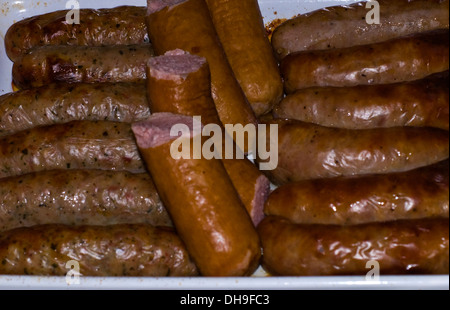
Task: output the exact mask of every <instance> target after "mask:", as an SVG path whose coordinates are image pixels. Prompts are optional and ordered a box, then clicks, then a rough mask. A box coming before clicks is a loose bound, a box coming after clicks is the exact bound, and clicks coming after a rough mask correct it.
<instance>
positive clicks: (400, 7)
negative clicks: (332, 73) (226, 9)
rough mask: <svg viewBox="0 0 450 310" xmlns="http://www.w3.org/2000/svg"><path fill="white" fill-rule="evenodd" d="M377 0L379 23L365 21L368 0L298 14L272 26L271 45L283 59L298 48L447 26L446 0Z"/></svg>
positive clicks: (339, 45)
mask: <svg viewBox="0 0 450 310" xmlns="http://www.w3.org/2000/svg"><path fill="white" fill-rule="evenodd" d="M378 3H379V4H380V24H368V23H367V18H366V16H367V15H368V13H370V10H371V8H366V4H367V1H364V2H358V3H354V4H350V5H345V6H333V7H326V8H323V9H319V10H316V11H313V12H309V13H306V14H302V15H299V16H297V17H295V18H293V19H290V20H288V21H286V22H285V23H283V24H282V25H280V26H279V27H277V28H276V29H275V31H274V33H273V36H272V46H273V49H274V50H275V52H276V54H277V56H278V58H279V59H282V58H284V57H286V56H287V55H289V54H293V53H296V52H301V51H308V50H325V49H335V48H346V47H350V46H355V45H365V44H372V43H377V42H383V41H387V40H390V39H393V38H396V37H401V36H406V35H411V34H414V33H421V32H427V31H432V30H436V29H448V28H449V21H448V20H449V13H448V12H449V5H448V3H449V1H448V0H378ZM372 8H373V7H372ZM369 17H370V16H369Z"/></svg>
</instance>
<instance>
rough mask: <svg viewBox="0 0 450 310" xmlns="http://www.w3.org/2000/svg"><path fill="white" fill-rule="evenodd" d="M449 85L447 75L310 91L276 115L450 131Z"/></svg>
mask: <svg viewBox="0 0 450 310" xmlns="http://www.w3.org/2000/svg"><path fill="white" fill-rule="evenodd" d="M448 83H449V80H448V76H447V78H443V79H441V78H433V79H422V80H419V81H414V82H406V83H395V84H387V85H360V86H354V87H313V88H307V89H302V90H298V91H296V92H294V93H292V94H290V95H288V96H287V97H286V98H284V99H283V101H282V102H281V103H280V104H278V105H277V106H275V108H274V110H273V114H274V116H275V117H276V118H284V119H294V120H299V121H303V122H308V123H314V124H317V125H322V126H327V127H336V128H347V129H372V128H388V127H402V126H413V127H435V128H440V129H444V130H449V99H448V97H449V95H448V94H449V87H448Z"/></svg>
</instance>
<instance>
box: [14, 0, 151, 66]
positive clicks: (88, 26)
mask: <svg viewBox="0 0 450 310" xmlns="http://www.w3.org/2000/svg"><path fill="white" fill-rule="evenodd" d="M68 13H69V11H68V10H63V11H56V12H51V13H48V14H43V15H37V16H33V17H30V18H27V19H24V20H22V21H19V22H17V23H15V24H13V25H12V26H11V27H10V28H9V29H8V32H7V33H6V36H5V49H6V53H7V55H8V56H9V58H10V59H11V60H12V61H13V62H15V61H17V60H18V59H19V58H20V56H21V55H23V54H25V53H26V52H27V51H28V50H29V49H31V48H33V47H36V46H43V45H85V46H102V45H116V44H124V45H129V44H143V43H148V42H149V39H148V31H147V25H146V24H145V15H146V8H145V7H135V6H120V7H116V8H111V9H99V10H92V9H80V23H79V24H76V23H73V24H70V23H67V22H66V17H67V14H68ZM72 17H73V16H72Z"/></svg>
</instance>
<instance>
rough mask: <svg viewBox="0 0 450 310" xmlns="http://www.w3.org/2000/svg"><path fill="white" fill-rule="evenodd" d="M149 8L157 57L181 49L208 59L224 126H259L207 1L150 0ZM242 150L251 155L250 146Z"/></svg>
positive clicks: (149, 28) (152, 39)
mask: <svg viewBox="0 0 450 310" xmlns="http://www.w3.org/2000/svg"><path fill="white" fill-rule="evenodd" d="M148 8H149V10H148V14H149V15H148V16H147V25H148V30H149V36H150V40H151V42H152V45H153V48H154V51H155V53H156V55H163V54H164V53H166V52H168V51H172V50H175V49H181V50H184V51H186V52H189V53H191V54H194V55H198V56H201V57H204V58H206V60H207V61H208V64H209V67H210V70H211V87H212V96H213V99H214V102H215V104H216V109H217V112H218V113H219V117H220V120H221V121H222V123H223V124H230V125H236V124H239V125H243V126H246V125H248V124H252V125H256V124H257V118H256V116H255V113H254V111H253V109H252V107H251V105H250V104H249V102H248V100H247V98H246V97H245V94H244V92H243V91H242V89H241V87H240V85H239V83H238V82H237V80H236V78H235V76H234V73H233V70H232V68H231V66H230V64H229V62H228V59H227V57H226V54H225V52H224V50H223V48H222V45H221V43H220V40H219V38H218V36H217V33H216V30H215V28H214V24H213V22H212V20H211V16H210V13H209V9H208V6H207V4H206V2H205V0H164V1H162V0H148ZM230 135H231V134H230ZM251 138H253V137H251ZM239 147H240V148H241V149H242V150H244V151H248V147H247V145H245V146H244V145H239Z"/></svg>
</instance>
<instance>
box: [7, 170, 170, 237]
mask: <svg viewBox="0 0 450 310" xmlns="http://www.w3.org/2000/svg"><path fill="white" fill-rule="evenodd" d="M42 224H65V225H77V226H78V225H99V226H103V225H114V224H149V225H152V226H172V222H171V220H170V218H169V215H168V213H167V211H166V209H165V208H164V206H163V204H162V202H161V200H160V198H159V195H158V193H157V192H156V189H155V186H154V184H153V183H152V180H151V178H150V176H149V175H148V174H147V173H144V174H131V173H128V172H112V171H100V170H74V171H65V170H53V171H43V172H39V173H32V174H27V175H23V176H17V177H10V178H4V179H0V231H7V230H11V229H15V228H19V227H31V226H36V225H42Z"/></svg>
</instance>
